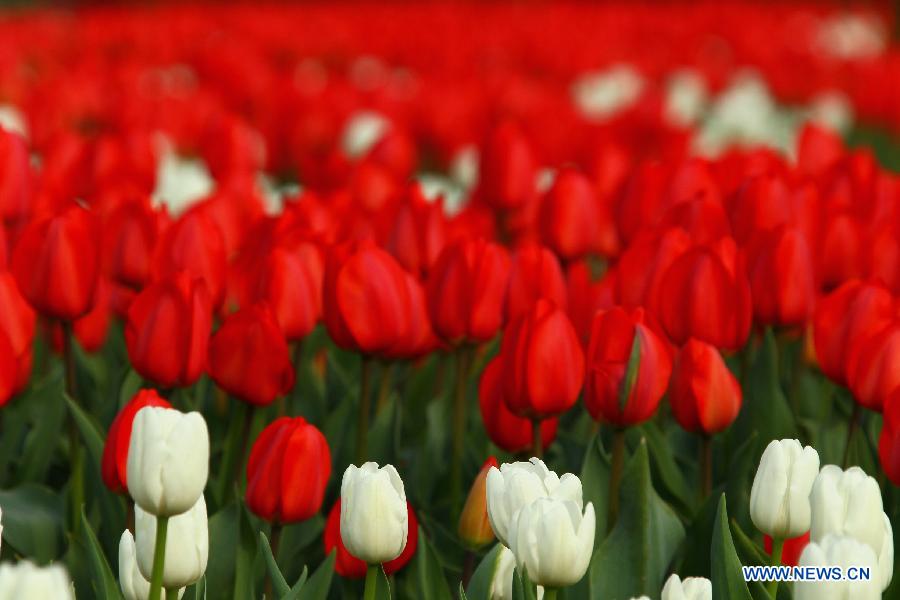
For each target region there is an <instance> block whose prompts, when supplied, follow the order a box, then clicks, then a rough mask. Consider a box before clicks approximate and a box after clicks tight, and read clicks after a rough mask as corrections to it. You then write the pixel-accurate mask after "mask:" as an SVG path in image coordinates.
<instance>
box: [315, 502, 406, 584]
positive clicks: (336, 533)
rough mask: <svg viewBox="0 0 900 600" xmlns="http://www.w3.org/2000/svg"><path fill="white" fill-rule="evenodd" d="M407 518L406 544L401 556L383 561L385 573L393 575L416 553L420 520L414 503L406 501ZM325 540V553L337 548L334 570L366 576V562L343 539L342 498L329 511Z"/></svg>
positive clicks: (338, 572)
mask: <svg viewBox="0 0 900 600" xmlns="http://www.w3.org/2000/svg"><path fill="white" fill-rule="evenodd" d="M406 510H407V518H408V519H409V526H408V529H409V535H408V536H407V538H406V546H405V547H404V548H403V552H401V553H400V556H398V557H397V558H395V559H394V560H389V561H387V562H386V563H383V564H382V565H381V567H382V568H383V569H384V572H385V574H387V575H392V574H394V573H396V572H397V571H399V570H400V569H402V568H403V567H405V566H406V564H407V563H409V561H410V560H411V559H412V557H413V556H414V555H415V553H416V547H417V546H418V542H419V521H418V520H417V519H416V515H415V513H414V512H413V509H412V504H410V503H409V502H407V503H406ZM322 539H323V541H324V542H325V554H326V555H328V554H330V553H331V551H332V550H336V552H337V555H336V557H335V562H334V571H335V572H336V573H337V574H338V575H340V576H341V577H346V578H348V579H362V578H363V577H365V576H366V563H365V562H364V561H362V560H360V559H358V558H356V557H355V556H353V555H352V554H350V552H349V551H348V550H347V547H346V546H344V542H343V541H342V540H341V499H340V498H338V501H337V502H336V503H335V504H334V506H333V507H332V508H331V512H329V513H328V519H327V520H326V521H325V533H324V534H323V535H322Z"/></svg>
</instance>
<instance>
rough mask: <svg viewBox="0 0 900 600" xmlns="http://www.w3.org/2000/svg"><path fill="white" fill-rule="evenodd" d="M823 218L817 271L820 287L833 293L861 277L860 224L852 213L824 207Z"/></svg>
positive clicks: (861, 237)
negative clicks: (834, 289) (840, 286)
mask: <svg viewBox="0 0 900 600" xmlns="http://www.w3.org/2000/svg"><path fill="white" fill-rule="evenodd" d="M824 212H825V214H824V217H820V218H822V221H823V223H822V227H821V229H822V230H821V233H820V236H821V237H820V240H819V247H818V252H817V253H816V257H817V258H818V271H819V277H820V278H821V283H822V286H823V287H824V288H825V289H833V288H835V287H837V286H839V285H841V284H842V283H843V282H845V281H848V280H851V279H858V278H860V277H862V275H863V269H864V265H863V248H864V246H865V243H866V240H865V238H864V231H863V223H862V220H861V219H859V218H858V217H857V216H856V215H855V214H854V213H852V212H851V211H849V210H844V209H841V208H831V207H826V209H825V211H824Z"/></svg>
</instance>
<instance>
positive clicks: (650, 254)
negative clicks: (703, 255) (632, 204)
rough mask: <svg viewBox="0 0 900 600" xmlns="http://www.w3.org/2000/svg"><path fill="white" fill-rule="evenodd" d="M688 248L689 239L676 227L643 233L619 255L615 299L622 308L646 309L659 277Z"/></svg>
mask: <svg viewBox="0 0 900 600" xmlns="http://www.w3.org/2000/svg"><path fill="white" fill-rule="evenodd" d="M690 247H691V238H690V236H689V235H688V233H687V232H686V231H685V230H684V229H682V228H680V227H670V228H668V229H664V230H662V231H645V232H644V233H641V234H640V235H638V236H637V237H636V238H635V239H634V241H633V242H631V243H630V244H629V245H628V247H627V248H625V250H624V251H623V252H622V256H621V257H620V258H619V262H618V266H617V268H616V271H617V272H618V273H622V274H623V276H621V277H617V278H616V281H615V292H616V293H615V297H616V300H617V301H618V302H619V304H621V305H622V306H625V307H627V308H636V307H638V306H647V305H648V303H649V302H650V300H651V299H653V298H654V297H655V296H656V293H657V292H656V290H657V289H658V288H659V286H660V285H661V282H662V278H663V275H664V274H665V273H666V271H667V270H668V268H669V267H670V266H671V265H672V263H674V262H675V261H676V260H677V259H678V257H680V256H681V255H682V254H684V253H685V252H687V250H688V249H689V248H690Z"/></svg>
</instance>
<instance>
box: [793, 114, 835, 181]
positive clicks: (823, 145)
mask: <svg viewBox="0 0 900 600" xmlns="http://www.w3.org/2000/svg"><path fill="white" fill-rule="evenodd" d="M844 153H845V150H844V143H843V142H842V141H841V138H840V136H839V135H838V134H836V133H834V132H832V131H830V130H828V129H825V128H824V127H821V126H818V125H813V124H812V123H809V124H807V125H806V126H804V127H803V129H802V130H801V131H800V138H799V139H798V140H797V168H798V170H799V171H800V172H801V173H804V174H806V175H810V176H812V177H819V176H822V175H824V174H825V173H826V172H828V171H829V170H830V169H832V168H834V166H835V165H836V164H837V163H838V162H839V161H840V160H841V159H842V158H843V157H844Z"/></svg>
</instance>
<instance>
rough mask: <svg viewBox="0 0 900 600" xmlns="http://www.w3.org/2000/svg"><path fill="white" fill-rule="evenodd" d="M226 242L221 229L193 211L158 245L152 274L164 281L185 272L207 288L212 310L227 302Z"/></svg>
mask: <svg viewBox="0 0 900 600" xmlns="http://www.w3.org/2000/svg"><path fill="white" fill-rule="evenodd" d="M227 266H228V265H227V257H226V254H225V242H224V241H223V239H222V232H221V230H220V229H219V227H218V225H216V224H215V222H213V221H212V219H211V218H209V217H207V216H206V215H205V214H204V213H202V212H200V211H196V210H195V211H190V212H188V213H186V214H185V215H184V216H182V217H181V218H180V219H179V220H178V221H176V222H175V223H173V224H172V226H171V227H169V228H168V229H167V230H166V232H165V233H164V234H163V236H162V238H161V239H160V240H159V242H158V243H157V244H156V250H155V252H154V255H153V263H152V274H153V278H154V279H162V278H164V277H166V276H171V275H175V274H177V273H180V272H182V271H186V272H187V273H189V274H190V275H191V276H192V277H194V278H198V279H200V280H201V281H203V283H205V284H206V289H207V290H208V291H209V297H210V300H211V302H212V306H213V308H218V307H219V306H221V304H222V301H223V300H224V299H225V276H226V270H227Z"/></svg>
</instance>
